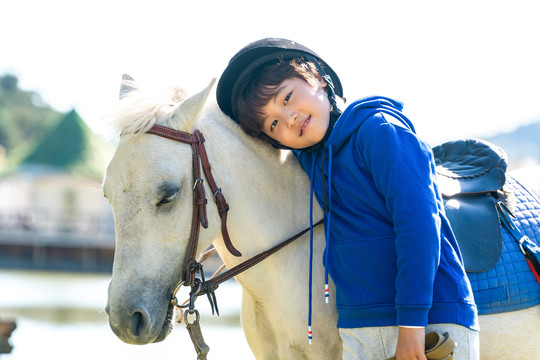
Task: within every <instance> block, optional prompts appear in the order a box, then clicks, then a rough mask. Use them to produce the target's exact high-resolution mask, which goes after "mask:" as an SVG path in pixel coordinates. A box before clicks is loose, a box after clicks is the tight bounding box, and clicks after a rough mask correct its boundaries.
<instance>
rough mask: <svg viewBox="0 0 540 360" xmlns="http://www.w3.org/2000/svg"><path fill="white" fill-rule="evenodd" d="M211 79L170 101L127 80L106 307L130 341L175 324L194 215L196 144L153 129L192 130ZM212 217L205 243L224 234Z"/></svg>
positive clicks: (119, 117)
mask: <svg viewBox="0 0 540 360" xmlns="http://www.w3.org/2000/svg"><path fill="white" fill-rule="evenodd" d="M211 86H212V84H210V86H209V87H208V88H207V89H205V90H204V91H202V92H201V93H198V94H196V95H194V96H191V97H187V98H186V97H185V95H183V93H181V92H176V93H175V94H174V95H173V96H171V97H170V98H168V99H166V101H164V102H159V101H153V100H151V99H149V98H148V96H146V95H144V94H143V93H142V92H141V91H139V90H137V89H132V88H131V87H127V86H123V87H122V90H121V98H122V100H121V101H120V103H119V107H118V110H117V112H115V113H114V114H113V115H114V120H115V122H116V125H117V128H118V130H119V132H120V133H121V136H120V141H119V144H118V148H117V150H116V153H115V155H114V157H113V159H112V160H111V162H110V164H109V166H108V168H107V173H106V177H105V181H104V186H103V189H104V193H105V196H106V197H107V199H108V200H109V201H110V203H111V206H112V209H113V214H114V222H115V229H116V252H115V256H114V266H113V277H112V280H111V283H110V285H109V297H108V301H107V308H106V311H107V313H108V314H109V323H110V326H111V328H112V330H113V331H114V333H115V334H116V335H117V336H118V337H119V338H120V339H122V340H123V341H125V342H128V343H133V344H146V343H151V342H158V341H161V340H163V339H164V338H165V337H166V336H167V335H168V334H169V332H170V331H171V329H172V325H171V323H172V318H173V307H172V306H171V305H170V304H169V300H170V299H171V294H172V292H173V291H174V288H175V286H176V285H177V283H178V282H179V280H180V278H181V277H182V273H181V272H182V271H183V269H182V267H183V266H182V265H183V263H182V260H183V259H184V255H185V252H186V248H187V246H188V241H189V238H190V228H191V220H192V206H193V205H192V202H193V198H192V193H193V191H192V188H193V179H192V152H191V151H192V150H191V147H190V146H189V145H186V144H182V143H178V142H174V141H171V140H168V139H165V138H163V137H159V136H155V135H150V134H147V133H146V131H147V130H148V129H149V128H150V127H152V126H153V125H155V124H158V125H163V126H167V127H170V128H174V129H177V130H182V131H186V132H188V131H189V132H190V131H192V129H193V126H194V123H195V122H196V120H197V118H198V116H199V115H200V112H201V109H202V108H203V105H204V103H205V101H206V98H207V96H208V93H209V91H210V88H211ZM130 90H133V91H130ZM208 211H209V215H213V216H215V214H214V213H213V212H212V209H210V206H209V210H208ZM214 212H216V211H214ZM218 219H219V218H218ZM213 223H214V224H211V226H210V227H209V229H205V230H204V231H203V232H201V238H200V239H199V244H200V248H202V249H204V248H205V247H207V246H208V245H210V243H211V241H212V240H213V239H214V238H215V237H216V236H217V235H218V234H219V220H217V221H213ZM216 223H217V224H216ZM203 233H204V234H203Z"/></svg>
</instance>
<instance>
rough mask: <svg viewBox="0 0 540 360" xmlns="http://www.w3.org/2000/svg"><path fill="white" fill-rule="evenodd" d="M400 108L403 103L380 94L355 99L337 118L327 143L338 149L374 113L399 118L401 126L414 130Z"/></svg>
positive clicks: (335, 149) (334, 149)
mask: <svg viewBox="0 0 540 360" xmlns="http://www.w3.org/2000/svg"><path fill="white" fill-rule="evenodd" d="M402 109H403V103H401V102H399V101H396V100H393V99H390V98H386V97H382V96H373V97H368V98H364V99H361V100H358V101H355V102H353V103H351V104H350V105H349V106H348V107H347V109H345V111H344V112H343V114H341V116H340V117H339V119H338V120H337V122H336V124H335V125H334V128H333V129H332V132H331V134H330V136H329V137H328V140H327V144H328V145H330V146H331V147H332V148H333V151H334V152H336V151H339V150H340V149H341V147H342V146H343V145H344V144H345V143H346V142H347V141H348V140H349V138H350V137H351V135H352V134H354V133H356V132H357V131H358V129H359V128H360V127H361V126H362V125H363V124H364V122H365V120H367V119H369V118H370V117H371V116H372V115H373V114H375V113H385V114H388V115H391V116H393V117H394V118H396V119H397V120H399V121H400V122H401V123H402V125H403V126H405V127H407V128H408V129H410V130H411V131H412V132H415V130H414V127H413V125H412V123H411V122H410V121H409V119H407V118H406V117H405V116H403V114H402V113H401V110H402ZM350 117H353V118H355V119H359V121H358V120H356V121H354V122H351V121H348V120H349V118H350Z"/></svg>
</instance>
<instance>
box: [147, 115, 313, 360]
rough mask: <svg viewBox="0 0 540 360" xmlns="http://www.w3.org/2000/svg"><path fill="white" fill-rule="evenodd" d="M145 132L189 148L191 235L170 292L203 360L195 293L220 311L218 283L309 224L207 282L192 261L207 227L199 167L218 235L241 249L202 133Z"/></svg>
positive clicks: (233, 251) (229, 246) (204, 347)
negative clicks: (183, 294)
mask: <svg viewBox="0 0 540 360" xmlns="http://www.w3.org/2000/svg"><path fill="white" fill-rule="evenodd" d="M146 133H148V134H154V135H157V136H161V137H164V138H167V139H170V140H174V141H178V142H181V143H184V144H189V145H190V146H191V150H192V155H193V156H192V160H193V182H194V183H193V218H192V221H191V234H190V238H189V244H188V248H187V251H186V255H185V259H184V270H183V274H182V280H181V281H180V282H179V283H178V284H177V285H176V287H175V288H174V289H173V291H172V295H171V300H170V306H173V307H175V306H178V307H180V308H186V307H187V308H188V310H187V314H194V315H195V317H196V318H195V321H193V322H190V321H189V320H188V319H187V316H184V321H185V323H186V328H187V329H188V332H189V334H190V337H191V340H192V342H193V345H194V346H195V350H196V351H197V359H201V360H202V359H206V354H207V353H208V351H209V347H208V345H206V343H205V342H204V339H203V337H202V333H201V330H200V327H199V312H198V311H197V310H196V309H195V300H196V299H197V297H198V296H200V295H204V294H206V295H207V296H208V300H209V301H210V305H211V307H212V313H214V309H215V310H216V313H217V314H218V315H219V310H218V308H217V301H216V297H215V294H214V291H215V290H216V289H217V288H218V286H219V285H220V284H221V283H223V282H225V281H227V280H229V279H230V278H232V277H234V276H236V275H238V274H240V273H242V272H244V271H245V270H247V269H249V268H251V267H252V266H255V265H256V264H258V263H259V262H261V261H263V260H264V259H266V258H267V257H269V256H270V255H272V254H273V253H275V252H277V251H278V250H280V249H282V248H283V247H285V246H287V245H288V244H290V243H292V242H293V241H295V240H296V239H298V238H300V237H301V236H302V235H304V234H305V233H306V232H308V231H309V230H310V227H308V228H306V229H304V230H302V231H300V232H299V233H297V234H295V235H294V236H292V237H290V238H288V239H287V240H285V241H283V242H281V243H279V244H277V245H275V246H274V247H272V248H270V249H268V250H266V251H263V252H261V253H259V254H257V255H255V256H253V257H251V258H249V259H247V260H245V261H244V262H242V263H240V264H239V265H237V266H235V267H233V268H231V269H229V270H228V271H226V272H225V273H223V274H221V275H219V276H216V277H215V278H213V279H210V280H208V281H206V280H205V279H204V272H203V270H202V264H201V263H200V262H199V261H197V260H195V256H196V255H197V247H198V243H199V231H200V226H201V225H202V226H203V227H204V228H205V229H206V228H208V217H207V214H206V204H207V203H208V201H207V199H206V192H205V190H204V186H203V181H204V180H203V178H202V177H201V166H202V169H203V171H204V175H205V177H206V181H207V182H208V185H209V186H210V189H211V191H212V193H213V197H214V201H215V203H216V206H217V209H218V213H219V216H220V218H221V234H222V235H223V241H224V242H225V246H226V247H227V250H229V252H230V253H231V254H233V255H234V256H242V254H241V253H240V251H238V250H237V249H236V248H235V247H234V246H233V244H232V242H231V239H230V237H229V233H228V231H227V212H228V211H229V204H227V201H226V200H225V196H223V193H222V192H221V188H219V187H218V186H217V185H216V182H215V180H214V176H213V175H212V169H211V167H210V163H209V161H208V155H207V153H206V148H205V147H204V141H205V140H204V136H203V135H202V133H201V132H200V131H199V130H195V131H194V132H193V133H192V134H189V133H186V132H183V131H178V130H174V129H171V128H168V127H165V126H161V125H153V126H152V127H151V128H150V129H149V130H148V131H147V132H146ZM322 222H323V220H320V221H318V222H317V223H316V224H313V227H315V226H317V225H319V224H322ZM197 273H200V274H201V278H202V281H201V279H198V278H197V277H196V274H197ZM181 286H188V287H191V292H190V299H189V304H188V305H185V306H184V305H180V304H178V300H177V299H176V293H177V292H178V290H179V289H180V287H181Z"/></svg>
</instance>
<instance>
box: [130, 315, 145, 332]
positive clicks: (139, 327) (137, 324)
mask: <svg viewBox="0 0 540 360" xmlns="http://www.w3.org/2000/svg"><path fill="white" fill-rule="evenodd" d="M147 327H148V318H147V317H146V316H145V314H144V313H143V312H141V311H135V312H134V313H133V315H132V316H131V329H132V330H133V335H135V336H141V334H144V333H145V332H146V330H147Z"/></svg>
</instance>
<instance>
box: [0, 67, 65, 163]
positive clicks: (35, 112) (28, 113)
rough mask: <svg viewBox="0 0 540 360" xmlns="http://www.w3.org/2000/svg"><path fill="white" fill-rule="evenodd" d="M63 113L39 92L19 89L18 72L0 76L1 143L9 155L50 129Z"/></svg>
mask: <svg viewBox="0 0 540 360" xmlns="http://www.w3.org/2000/svg"><path fill="white" fill-rule="evenodd" d="M61 116H62V114H61V113H59V112H57V111H55V110H53V109H52V108H51V107H49V106H48V105H46V104H45V103H43V101H42V100H41V96H39V94H37V93H36V92H33V91H23V90H21V89H19V87H18V78H17V77H16V76H14V75H11V74H6V75H3V76H0V146H1V147H3V148H4V149H5V152H6V155H7V156H9V154H10V153H11V151H12V150H13V149H15V148H16V147H18V146H19V145H21V144H23V143H24V142H26V141H27V140H31V139H34V138H35V137H36V136H39V135H40V134H42V133H43V132H44V131H46V130H47V129H49V128H50V127H51V126H53V124H55V123H56V122H58V120H59V119H60V117H61Z"/></svg>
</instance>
